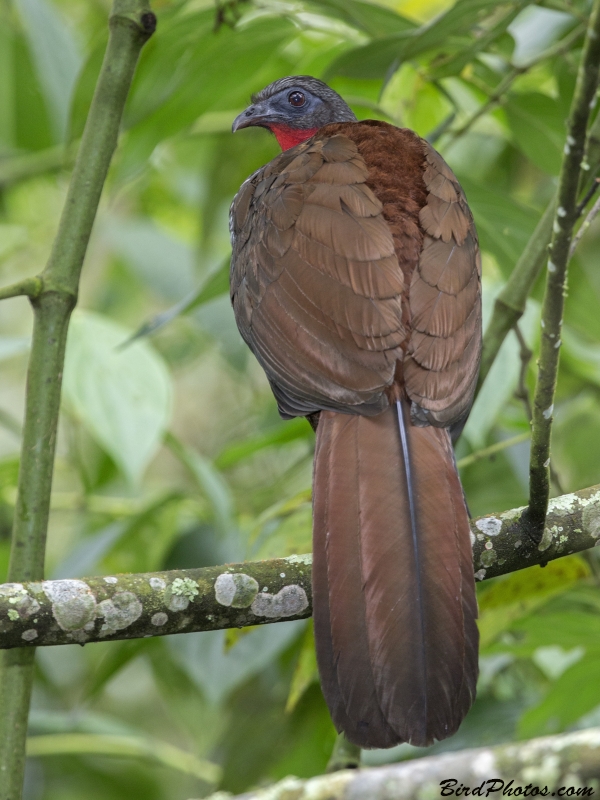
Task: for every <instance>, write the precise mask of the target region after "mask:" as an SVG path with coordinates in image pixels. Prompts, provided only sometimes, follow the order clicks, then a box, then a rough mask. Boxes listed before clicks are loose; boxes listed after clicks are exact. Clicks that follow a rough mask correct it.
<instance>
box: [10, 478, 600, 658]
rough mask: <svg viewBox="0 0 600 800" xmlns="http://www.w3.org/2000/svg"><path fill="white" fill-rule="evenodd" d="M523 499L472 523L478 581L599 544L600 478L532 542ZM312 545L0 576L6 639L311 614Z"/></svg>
mask: <svg viewBox="0 0 600 800" xmlns="http://www.w3.org/2000/svg"><path fill="white" fill-rule="evenodd" d="M523 510H524V509H522V508H517V509H513V510H512V511H506V512H504V513H502V514H489V515H487V516H485V517H479V518H478V519H475V520H473V521H472V523H471V530H472V541H473V561H474V567H473V568H474V571H475V577H476V578H477V579H478V580H485V579H487V578H493V577H496V576H497V575H503V574H505V573H508V572H514V571H516V570H519V569H523V568H524V567H529V566H533V565H535V564H545V563H547V562H548V561H551V560H553V559H556V558H560V557H561V556H564V555H567V554H569V553H574V552H578V551H581V550H587V549H589V548H591V547H594V546H595V545H596V544H597V543H598V541H599V536H600V485H599V486H594V487H591V488H589V489H584V490H582V491H580V492H576V493H574V494H568V495H563V496H562V497H558V498H556V499H554V500H552V501H551V503H550V509H549V513H548V519H547V526H546V530H545V533H544V538H543V539H542V542H541V543H540V545H538V546H535V545H533V544H532V543H531V541H530V540H529V539H528V537H527V530H526V528H525V527H524V526H523V523H522V521H521V517H522V513H523ZM311 563H312V559H311V556H310V554H307V555H302V556H291V557H289V558H282V559H273V560H271V561H256V562H246V563H243V564H226V565H223V566H218V567H204V568H201V569H186V570H169V571H167V572H147V573H140V574H135V575H108V576H105V577H94V578H83V579H80V580H58V581H43V582H42V581H39V580H38V581H33V582H13V583H8V584H4V585H0V648H1V649H10V648H19V650H18V651H15V652H22V648H23V646H25V647H32V648H33V647H34V646H36V645H38V646H40V645H42V646H43V645H58V644H74V643H77V644H86V643H88V642H104V641H111V640H115V639H139V638H142V637H147V636H163V635H165V634H172V633H191V632H193V631H209V630H218V629H222V628H241V627H245V626H249V625H263V624H267V623H270V622H280V621H281V620H290V619H304V618H305V617H309V616H310V615H311V612H312V598H311Z"/></svg>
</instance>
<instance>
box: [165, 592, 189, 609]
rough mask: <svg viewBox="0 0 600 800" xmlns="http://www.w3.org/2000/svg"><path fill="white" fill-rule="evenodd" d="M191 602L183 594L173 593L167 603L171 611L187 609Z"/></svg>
mask: <svg viewBox="0 0 600 800" xmlns="http://www.w3.org/2000/svg"><path fill="white" fill-rule="evenodd" d="M189 604H190V601H189V600H188V599H187V597H183V595H179V594H172V595H171V597H170V598H169V602H168V603H167V608H168V609H169V611H185V610H186V608H187V607H188V606H189Z"/></svg>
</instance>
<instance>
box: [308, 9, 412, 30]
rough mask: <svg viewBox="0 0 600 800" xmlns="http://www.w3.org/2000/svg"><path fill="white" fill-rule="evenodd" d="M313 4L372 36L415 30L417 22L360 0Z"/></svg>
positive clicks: (321, 10) (319, 10)
mask: <svg viewBox="0 0 600 800" xmlns="http://www.w3.org/2000/svg"><path fill="white" fill-rule="evenodd" d="M311 5H312V6H313V7H314V8H315V10H318V12H319V13H321V14H323V13H324V11H326V12H327V13H328V15H329V16H331V17H336V18H337V19H341V20H342V21H343V22H346V23H347V24H348V25H351V26H352V27H354V28H358V29H359V30H361V31H364V32H365V33H368V34H369V35H370V36H387V35H389V34H390V33H399V32H401V31H408V30H414V29H415V28H416V27H417V24H416V23H415V22H413V21H412V20H410V19H408V18H407V17H403V16H402V15H401V14H397V13H396V12H395V11H393V10H392V9H391V8H385V7H384V6H379V5H375V3H363V2H360V0H319V2H315V3H311Z"/></svg>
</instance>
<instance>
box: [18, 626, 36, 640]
mask: <svg viewBox="0 0 600 800" xmlns="http://www.w3.org/2000/svg"><path fill="white" fill-rule="evenodd" d="M37 635H38V632H37V631H36V629H35V628H29V630H27V631H23V633H22V634H21V639H24V640H25V641H26V642H33V640H34V639H37Z"/></svg>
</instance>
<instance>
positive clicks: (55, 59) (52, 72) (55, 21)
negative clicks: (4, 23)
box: [16, 0, 81, 141]
mask: <svg viewBox="0 0 600 800" xmlns="http://www.w3.org/2000/svg"><path fill="white" fill-rule="evenodd" d="M16 5H17V8H18V9H19V14H20V16H21V20H22V22H23V27H24V28H25V32H26V35H27V38H28V41H29V46H30V48H31V54H32V56H33V60H34V62H35V65H36V71H37V75H38V80H39V82H40V85H41V86H42V88H43V91H44V97H45V99H46V103H47V107H48V110H49V112H50V115H51V120H52V127H53V129H54V133H55V137H56V140H57V141H64V140H65V138H66V133H67V125H68V120H69V108H70V105H71V96H72V93H73V89H74V87H75V82H76V80H77V74H78V72H79V69H80V67H81V57H80V55H79V49H78V47H77V44H76V42H75V41H74V39H73V37H72V35H71V32H70V30H69V28H68V27H67V26H66V25H65V23H64V22H63V20H62V18H61V16H60V15H59V13H58V12H57V11H56V9H55V7H54V6H53V5H52V4H51V3H49V2H46V1H45V0H16Z"/></svg>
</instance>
